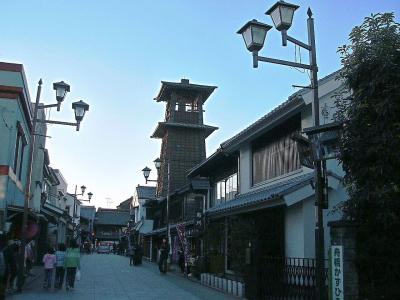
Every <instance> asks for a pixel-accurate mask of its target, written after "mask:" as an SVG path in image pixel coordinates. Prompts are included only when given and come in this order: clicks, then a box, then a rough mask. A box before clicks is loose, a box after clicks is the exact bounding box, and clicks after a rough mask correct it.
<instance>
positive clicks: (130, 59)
mask: <svg viewBox="0 0 400 300" xmlns="http://www.w3.org/2000/svg"><path fill="white" fill-rule="evenodd" d="M288 2H289V1H288ZM274 3H275V1H269V0H251V1H250V0H235V1H232V0H230V1H228V0H219V1H217V0H202V1H188V0H186V1H184V0H168V1H167V0H166V1H161V0H158V1H155V0H154V1H149V0H142V1H138V0H115V1H105V0H86V1H81V0H57V1H56V0H51V1H50V0H49V1H44V0H35V1H33V0H12V1H11V0H3V1H1V3H0V10H1V11H2V16H1V18H0V61H3V62H14V63H22V64H23V65H24V69H25V73H26V77H27V80H28V86H29V90H30V94H31V98H32V99H34V98H35V95H36V87H37V82H38V81H39V79H40V78H42V79H43V87H42V98H41V100H42V102H44V103H46V104H51V103H54V102H55V94H54V91H53V89H52V83H53V82H55V81H60V80H64V81H65V82H67V83H69V84H70V85H71V92H70V93H69V94H68V95H67V98H66V99H65V101H64V102H63V105H62V107H61V112H57V111H55V110H52V111H50V112H49V113H48V116H49V117H50V119H51V120H60V121H66V122H68V121H74V114H73V110H72V108H71V103H72V102H75V101H77V100H81V99H82V100H84V101H85V102H86V103H88V104H89V105H90V110H89V111H88V112H87V114H86V116H85V118H84V120H83V122H82V124H81V129H80V131H79V132H76V131H75V129H74V128H73V127H69V126H60V125H49V127H48V135H49V136H50V137H49V138H48V139H47V142H46V143H47V144H46V147H47V148H48V149H49V154H50V163H51V166H52V167H53V168H56V169H60V170H61V172H62V174H63V176H64V177H65V178H66V180H67V183H68V191H69V192H71V193H72V192H73V191H74V188H75V185H78V187H79V186H81V185H85V186H87V192H89V191H91V192H92V193H93V194H94V196H93V199H92V202H91V203H90V204H91V205H96V206H97V207H107V206H108V207H115V206H116V205H118V204H119V203H120V202H122V201H124V200H126V199H127V198H129V197H130V196H132V195H133V192H134V189H135V187H136V186H137V185H138V184H141V185H143V184H144V183H145V181H144V178H143V174H142V172H141V170H142V169H143V168H144V167H145V166H149V167H150V168H152V169H153V171H152V174H150V178H152V179H155V168H154V165H153V160H154V159H155V158H157V157H158V156H159V155H160V148H161V141H160V140H157V139H151V138H150V136H151V134H152V132H153V131H154V129H155V128H156V125H157V122H160V121H163V119H164V110H165V105H164V103H157V102H155V101H154V100H153V98H154V97H155V96H156V95H157V93H158V91H159V89H160V87H161V81H162V80H163V81H176V82H178V81H180V79H181V78H187V79H189V80H190V82H191V83H196V84H206V85H215V86H218V88H217V89H216V90H215V92H214V93H213V94H212V95H211V97H210V98H209V99H208V100H207V102H206V104H205V107H204V108H205V113H204V118H205V123H206V124H208V125H212V126H217V127H219V130H218V131H216V132H214V133H213V134H212V135H211V136H210V137H209V138H208V139H207V142H206V143H207V144H206V145H207V156H208V155H210V154H212V153H213V152H214V151H215V150H216V149H217V148H218V147H219V145H220V144H221V143H222V142H223V141H225V140H226V139H228V138H230V137H231V136H233V135H234V134H236V133H238V132H239V131H241V130H242V129H244V128H245V127H246V126H248V125H250V124H251V123H253V122H255V121H256V120H257V119H259V118H260V117H262V116H263V115H264V114H266V113H268V112H269V111H270V110H272V109H273V108H274V107H276V106H278V105H279V104H280V103H281V102H283V101H284V100H285V99H287V97H288V96H290V95H291V94H292V93H294V92H296V89H295V88H293V87H292V85H293V84H294V85H308V84H309V78H308V74H307V73H304V72H300V70H296V69H293V68H290V67H285V66H279V65H271V64H265V63H260V64H259V68H258V69H253V68H252V57H251V54H250V53H249V52H248V51H247V50H246V48H245V45H244V42H243V39H242V37H241V36H239V35H238V34H236V31H237V30H238V29H239V28H240V27H242V25H244V24H245V23H246V22H247V21H249V20H251V19H257V20H259V21H260V22H263V23H268V24H270V25H273V24H272V21H271V19H270V17H269V16H266V15H265V14H264V13H265V12H266V11H267V10H268V9H269V8H270V7H271V6H272V5H273V4H274ZM291 3H293V4H297V5H299V6H300V8H299V9H298V10H297V11H296V12H295V16H294V20H293V25H292V27H291V28H290V30H289V32H288V34H289V35H291V36H293V37H295V38H297V39H299V40H302V41H304V42H307V27H306V18H307V15H306V11H307V8H308V7H309V6H310V7H311V9H312V11H313V14H314V15H313V16H314V19H315V32H316V45H317V62H318V66H319V77H320V78H321V77H323V76H326V75H328V74H330V73H331V72H334V71H335V70H337V69H338V68H340V57H339V55H338V53H337V48H338V47H339V46H341V45H343V44H346V43H348V35H349V33H350V31H351V29H352V28H353V27H354V26H356V25H360V24H361V23H362V21H363V19H364V17H367V16H369V15H370V14H371V13H378V12H394V13H395V15H396V20H399V15H400V1H399V0H379V1H377V0H346V1H344V0H324V1H321V0H309V1H307V0H296V1H293V2H291ZM280 39H281V37H280V34H279V32H278V31H277V30H275V29H272V30H270V31H269V32H268V35H267V38H266V43H265V46H264V48H263V49H262V50H261V51H260V53H259V54H260V55H263V56H269V57H273V58H280V59H286V60H294V59H295V48H294V46H293V45H292V44H290V43H289V44H288V46H287V47H282V45H281V42H280ZM300 55H301V59H302V62H307V61H308V53H306V51H305V50H304V51H303V50H302V51H301V53H300ZM296 58H297V60H299V53H298V52H297V55H296Z"/></svg>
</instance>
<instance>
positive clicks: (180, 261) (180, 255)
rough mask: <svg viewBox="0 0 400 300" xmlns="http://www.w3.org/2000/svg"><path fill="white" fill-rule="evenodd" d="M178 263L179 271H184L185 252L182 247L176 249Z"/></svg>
mask: <svg viewBox="0 0 400 300" xmlns="http://www.w3.org/2000/svg"><path fill="white" fill-rule="evenodd" d="M178 265H179V267H180V268H181V272H182V273H185V254H184V252H183V249H182V248H180V249H179V250H178Z"/></svg>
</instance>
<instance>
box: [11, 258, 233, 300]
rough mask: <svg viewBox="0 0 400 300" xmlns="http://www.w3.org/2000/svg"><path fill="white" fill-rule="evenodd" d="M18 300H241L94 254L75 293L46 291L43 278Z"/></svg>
mask: <svg viewBox="0 0 400 300" xmlns="http://www.w3.org/2000/svg"><path fill="white" fill-rule="evenodd" d="M9 299H13V300H14V299H15V300H25V299H26V300H27V299H35V300H36V299H37V300H42V299H43V300H47V299H57V300H62V299H76V300H78V299H82V300H83V299H85V300H86V299H96V300H100V299H104V300H111V299H118V300H119V299H121V300H122V299H124V300H125V299H126V300H127V299H185V300H191V299H193V300H194V299H207V300H211V299H237V298H232V297H228V296H226V295H225V294H222V293H220V292H218V291H215V290H213V289H210V288H207V287H204V286H202V285H200V284H198V283H196V282H192V281H190V280H188V279H185V278H183V277H181V276H180V275H176V274H173V273H168V274H166V275H161V274H160V273H159V272H158V269H157V266H156V265H155V264H152V263H147V262H145V263H144V264H143V266H138V267H136V266H135V267H130V266H129V260H128V258H127V257H123V256H118V255H112V254H110V255H107V254H94V255H89V256H83V257H82V279H81V281H79V282H77V283H76V285H75V290H74V291H69V292H66V291H65V288H63V289H62V290H60V291H54V290H53V289H51V290H48V291H45V290H43V289H42V278H41V277H40V278H38V279H36V280H35V281H33V282H32V283H30V284H28V286H27V287H26V289H25V291H24V292H23V293H22V294H18V295H14V296H11V297H10V298H9Z"/></svg>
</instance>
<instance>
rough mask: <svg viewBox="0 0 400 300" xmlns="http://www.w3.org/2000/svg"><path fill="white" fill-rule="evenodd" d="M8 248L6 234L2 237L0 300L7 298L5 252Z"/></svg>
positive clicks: (0, 246) (0, 236)
mask: <svg viewBox="0 0 400 300" xmlns="http://www.w3.org/2000/svg"><path fill="white" fill-rule="evenodd" d="M5 248H6V236H5V235H4V234H2V235H0V300H3V299H5V297H6V286H5V282H4V278H5V276H4V275H5V271H6V263H5V260H4V250H5Z"/></svg>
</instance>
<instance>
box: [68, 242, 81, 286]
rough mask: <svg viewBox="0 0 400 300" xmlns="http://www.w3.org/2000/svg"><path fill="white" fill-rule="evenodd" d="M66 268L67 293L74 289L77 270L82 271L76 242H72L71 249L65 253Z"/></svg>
mask: <svg viewBox="0 0 400 300" xmlns="http://www.w3.org/2000/svg"><path fill="white" fill-rule="evenodd" d="M64 267H65V269H66V270H67V278H66V284H65V287H66V289H67V291H68V290H69V289H73V288H74V285H75V276H76V270H77V269H78V270H80V269H81V256H80V253H79V246H78V243H77V242H76V241H75V240H71V241H70V244H69V248H68V249H67V251H66V252H65V259H64Z"/></svg>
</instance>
